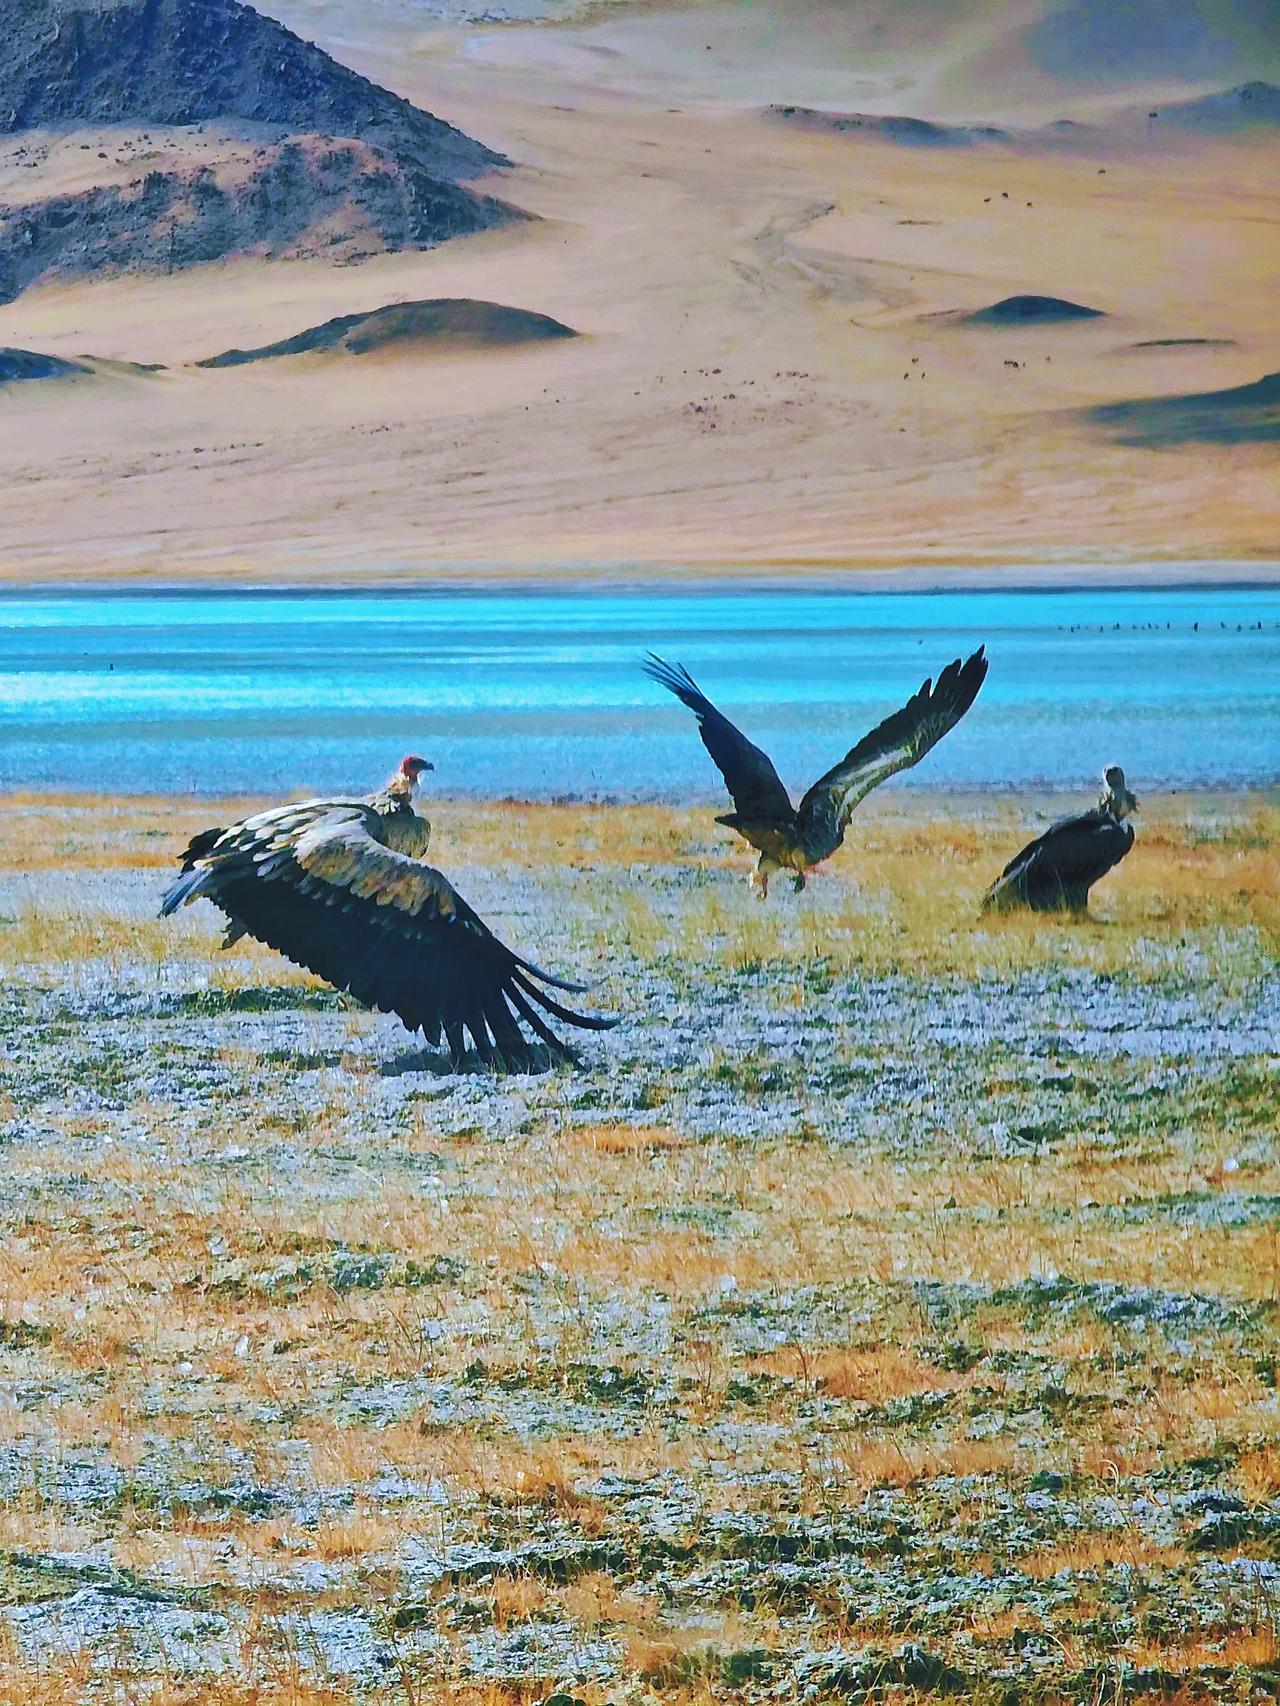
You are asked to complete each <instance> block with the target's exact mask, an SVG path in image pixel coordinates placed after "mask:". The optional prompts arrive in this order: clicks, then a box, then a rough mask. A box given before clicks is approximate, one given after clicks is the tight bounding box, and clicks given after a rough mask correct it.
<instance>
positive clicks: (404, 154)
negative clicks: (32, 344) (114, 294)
mask: <svg viewBox="0 0 1280 1706" xmlns="http://www.w3.org/2000/svg"><path fill="white" fill-rule="evenodd" d="M0 27H2V28H3V30H4V37H5V42H6V48H5V52H4V54H3V55H2V56H0V134H3V133H8V134H10V135H12V136H14V138H15V141H14V143H13V145H12V147H11V149H10V158H9V160H8V162H7V163H6V162H4V161H0V301H9V300H12V298H13V297H14V296H16V295H17V294H19V292H21V291H22V290H24V289H26V288H27V287H28V286H29V285H31V284H33V283H36V282H39V281H45V280H51V279H55V278H74V277H84V276H90V275H95V274H97V273H99V272H104V271H105V272H119V271H130V270H136V271H156V270H159V271H166V272H172V271H176V270H179V269H181V268H184V267H190V266H196V265H200V264H203V263H208V262H212V261H217V260H221V259H225V258H227V257H228V256H232V255H241V254H259V255H263V256H269V257H280V256H299V255H324V256H326V257H329V258H332V259H334V260H342V261H352V260H358V259H360V258H362V257H364V256H366V255H369V254H373V253H377V252H379V251H382V250H399V249H422V248H429V247H431V246H433V245H434V244H436V243H439V242H442V241H444V240H445V239H447V238H450V237H455V236H460V235H463V234H466V233H468V232H473V231H478V230H482V229H484V228H485V227H486V226H490V225H493V224H495V223H497V222H498V221H500V220H502V219H504V218H507V217H512V216H517V215H515V212H514V210H513V209H510V208H508V207H506V206H505V205H503V204H502V203H500V202H497V201H495V200H493V199H492V198H491V197H485V196H481V195H478V194H476V193H475V192H474V191H473V190H471V189H469V188H466V187H465V186H464V185H463V184H462V183H461V182H460V181H459V180H460V179H462V178H466V177H471V176H474V175H476V174H478V173H480V172H483V171H486V170H489V169H491V168H493V167H495V166H499V165H502V164H505V161H504V159H503V157H502V156H501V155H499V154H497V153H495V152H494V151H493V150H492V149H490V148H487V147H485V146H484V144H483V143H480V142H476V141H473V140H472V138H470V137H468V136H465V135H463V133H462V132H461V131H459V130H455V129H454V128H453V126H452V125H449V124H446V123H444V122H443V121H442V120H441V119H438V118H435V117H433V116H432V115H431V114H430V113H425V112H421V111H419V110H418V108H416V107H414V106H412V105H411V104H410V103H409V102H408V101H405V100H402V99H401V98H400V96H398V95H393V94H390V93H388V91H387V90H385V89H380V88H378V87H377V85H376V84H373V83H370V82H369V81H368V80H367V79H366V78H364V77H360V76H357V75H356V73H355V72H353V71H349V70H347V69H346V68H345V67H344V66H341V65H339V64H337V63H336V61H334V60H332V59H331V58H330V57H329V56H328V54H326V53H323V52H321V50H320V49H319V48H317V47H314V46H313V45H312V44H311V43H309V42H305V41H302V40H301V39H300V38H299V37H298V36H296V35H293V34H292V33H291V32H290V31H289V30H287V29H285V28H284V27H283V26H282V25H280V24H278V23H276V22H274V21H273V20H272V19H270V18H265V17H263V16H261V15H260V14H259V13H257V12H255V11H253V9H252V8H251V7H249V6H244V5H240V4H239V3H238V0H0ZM71 129H74V131H75V133H76V138H75V139H74V141H73V140H72V139H69V138H68V137H67V136H66V134H65V133H66V132H67V131H69V130H71ZM86 135H88V136H90V137H93V138H94V140H93V141H91V142H88V143H86V142H85V141H84V140H83V138H84V137H85V136H86ZM73 147H74V149H75V158H76V162H77V164H76V166H75V170H74V172H73V173H72V174H71V178H72V180H73V181H69V179H68V172H67V169H66V164H67V162H66V156H67V154H68V152H69V151H70V150H71V149H72V148H73ZM122 167H124V168H125V170H123V171H122V170H121V169H120V168H122ZM33 172H34V173H35V174H36V175H35V176H34V177H33V176H31V174H32V173H33Z"/></svg>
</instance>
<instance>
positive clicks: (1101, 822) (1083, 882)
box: [982, 764, 1138, 915]
mask: <svg viewBox="0 0 1280 1706" xmlns="http://www.w3.org/2000/svg"><path fill="white" fill-rule="evenodd" d="M1137 807H1138V802H1137V800H1136V799H1135V798H1134V797H1133V795H1132V794H1131V793H1130V792H1129V790H1128V788H1127V787H1126V785H1125V780H1124V771H1123V770H1122V769H1121V768H1120V766H1119V765H1118V764H1112V765H1111V766H1109V768H1108V769H1106V770H1105V771H1104V772H1103V775H1102V797H1101V799H1100V800H1099V801H1098V803H1097V805H1096V806H1095V807H1094V809H1093V810H1092V811H1089V812H1081V813H1080V815H1079V816H1078V817H1064V818H1060V819H1059V821H1058V822H1057V823H1055V824H1054V825H1053V826H1052V827H1051V828H1049V829H1046V830H1045V832H1044V834H1043V835H1038V836H1037V837H1036V839H1035V840H1034V841H1032V842H1029V843H1028V844H1027V846H1025V847H1024V848H1023V849H1022V851H1021V853H1019V854H1018V855H1017V857H1016V858H1014V859H1011V860H1010V861H1009V863H1008V864H1007V865H1006V866H1005V868H1004V870H1003V871H1002V872H1001V873H1000V877H999V879H998V880H997V881H996V882H994V883H992V885H991V887H990V888H989V889H988V890H987V893H986V897H985V898H984V900H983V902H982V910H983V911H984V912H1013V911H1016V910H1018V909H1019V908H1023V907H1029V908H1030V909H1031V911H1032V912H1074V913H1076V914H1077V915H1079V914H1083V913H1084V912H1086V911H1087V910H1088V906H1089V890H1090V889H1091V888H1092V887H1093V885H1094V884H1095V883H1096V882H1097V881H1098V879H1099V877H1105V876H1106V874H1107V872H1108V871H1109V870H1111V868H1112V867H1113V866H1114V865H1118V864H1119V863H1120V861H1121V859H1123V858H1124V856H1125V854H1126V853H1127V852H1128V851H1129V849H1130V848H1131V847H1132V846H1133V825H1132V824H1131V823H1126V822H1125V821H1124V820H1125V819H1126V818H1127V817H1128V815H1129V813H1130V812H1132V811H1136V810H1137Z"/></svg>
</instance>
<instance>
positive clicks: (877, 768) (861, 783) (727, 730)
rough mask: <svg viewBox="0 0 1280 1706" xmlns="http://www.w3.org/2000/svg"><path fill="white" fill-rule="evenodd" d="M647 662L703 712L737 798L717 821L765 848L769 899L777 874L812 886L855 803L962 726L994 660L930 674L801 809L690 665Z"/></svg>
mask: <svg viewBox="0 0 1280 1706" xmlns="http://www.w3.org/2000/svg"><path fill="white" fill-rule="evenodd" d="M644 667H645V671H646V673H647V674H649V675H650V676H652V678H653V679H654V680H655V681H657V682H660V683H661V684H662V686H663V687H665V688H667V690H668V691H669V692H671V693H674V694H675V696H676V698H677V699H679V700H680V702H681V704H683V705H687V706H688V707H689V709H690V710H691V711H692V712H693V714H694V716H695V717H696V718H697V719H698V732H699V733H700V734H701V736H702V744H703V746H705V747H706V749H707V751H708V752H709V753H710V754H711V756H712V758H713V759H714V760H715V762H716V766H717V768H718V769H719V771H720V774H721V775H722V776H723V777H724V780H725V785H726V787H727V788H728V790H729V792H730V794H731V795H732V796H733V808H734V809H733V810H732V811H731V812H729V813H728V814H727V815H726V816H724V817H718V818H717V819H716V822H717V823H722V824H724V825H725V826H726V827H727V828H729V829H733V830H736V831H737V832H738V834H739V835H740V836H741V837H742V838H743V840H744V841H747V842H749V843H750V845H751V846H752V847H754V848H756V850H757V851H758V852H759V854H760V862H759V864H758V865H757V866H756V869H755V871H754V872H753V873H752V877H751V884H752V887H753V888H754V889H755V890H756V892H757V893H758V894H759V896H760V898H761V899H762V900H763V899H764V898H765V896H766V895H767V894H768V892H769V878H770V877H771V876H772V875H773V873H774V872H775V871H781V870H787V871H791V872H793V873H794V878H793V881H794V884H795V888H796V891H797V893H798V892H799V891H800V890H801V889H802V888H803V887H804V886H805V873H806V872H807V871H809V870H811V869H812V868H813V867H814V866H815V865H818V864H820V863H821V862H822V860H824V859H828V858H830V856H831V855H832V854H833V853H834V852H835V851H836V849H837V848H838V847H839V846H840V845H841V843H842V842H843V841H844V832H845V830H846V829H847V828H848V826H849V818H850V816H851V814H852V812H853V809H854V807H855V806H856V805H858V803H859V802H860V801H861V800H864V799H865V798H866V796H867V795H868V794H869V793H870V792H871V790H872V789H873V788H876V787H878V786H879V785H880V783H881V782H885V781H887V780H888V778H889V777H890V776H896V775H897V774H898V772H899V771H900V770H910V769H911V767H912V765H913V764H919V762H920V760H921V759H922V758H923V757H924V755H925V753H926V752H928V751H929V750H930V748H931V747H934V746H936V745H937V744H938V742H939V741H940V740H941V739H942V737H943V735H945V734H947V733H948V732H949V731H950V730H951V729H953V728H955V726H956V724H957V723H958V722H959V721H960V719H961V717H963V716H964V714H965V712H966V711H967V710H968V709H969V707H970V706H971V705H972V704H973V702H974V700H975V699H976V698H977V696H978V689H979V688H980V687H981V686H982V683H983V681H984V680H985V678H986V674H987V659H986V657H985V656H984V655H983V649H982V647H981V646H979V647H978V649H977V651H976V652H974V654H973V656H972V657H970V658H968V659H966V660H965V661H964V662H963V663H962V662H961V661H960V659H959V658H957V659H956V660H955V662H954V663H949V664H948V665H947V667H946V668H945V669H944V670H943V671H942V674H941V675H940V676H939V677H938V681H937V685H936V686H935V685H934V684H933V683H932V682H930V681H927V680H926V681H925V682H924V683H923V684H922V686H921V688H920V691H919V692H918V693H915V694H913V695H912V697H911V698H910V699H908V700H907V702H906V704H905V705H904V706H903V707H902V709H901V710H899V711H894V712H893V714H892V715H891V716H888V717H886V718H885V720H884V721H883V722H882V723H881V724H880V725H879V726H878V727H877V728H874V729H872V731H871V733H870V734H869V735H864V736H863V738H862V739H861V740H860V741H859V742H858V744H857V745H856V746H855V747H853V748H852V750H851V751H849V752H847V753H846V754H845V756H844V757H843V758H842V759H841V760H840V762H839V764H837V765H836V766H835V767H834V769H832V770H828V771H827V773H826V775H825V776H822V777H820V778H819V780H818V781H816V782H815V783H814V784H813V786H812V788H810V790H809V792H808V793H807V794H806V795H805V796H804V798H803V799H802V800H801V802H800V806H799V809H798V810H797V808H796V807H795V806H793V805H792V804H791V797H790V795H789V794H788V793H787V790H786V789H785V788H784V787H783V785H782V782H781V781H780V779H779V777H778V772H777V771H776V770H775V769H774V767H773V762H772V760H771V759H770V758H769V755H768V754H767V753H765V752H762V751H761V750H760V748H759V747H758V746H753V745H752V744H751V742H750V741H749V740H748V739H747V737H746V736H745V735H744V734H743V733H742V731H741V729H738V728H735V727H734V725H733V724H732V723H731V722H730V721H729V719H728V717H726V716H725V715H724V713H723V712H721V711H717V709H716V708H715V706H714V705H713V704H712V703H711V701H710V699H708V698H707V696H706V695H705V694H704V693H703V691H702V689H701V688H700V687H699V686H698V684H697V682H696V681H695V680H694V679H693V677H692V676H691V675H690V674H689V672H688V670H686V669H684V668H683V667H682V666H681V665H679V664H669V663H664V662H663V660H662V659H661V658H660V657H657V656H655V654H654V653H653V652H650V653H649V657H648V661H647V662H646V664H645V666H644Z"/></svg>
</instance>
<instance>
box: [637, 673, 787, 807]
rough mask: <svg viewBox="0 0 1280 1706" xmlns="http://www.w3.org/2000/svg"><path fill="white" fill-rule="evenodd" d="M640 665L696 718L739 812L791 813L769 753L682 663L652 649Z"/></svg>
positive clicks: (703, 741)
mask: <svg viewBox="0 0 1280 1706" xmlns="http://www.w3.org/2000/svg"><path fill="white" fill-rule="evenodd" d="M644 670H645V674H646V675H648V676H650V677H652V679H653V680H654V681H656V682H659V683H660V684H661V685H662V686H663V687H665V688H666V689H667V691H668V693H674V694H675V696H676V698H677V699H678V700H679V701H680V703H681V704H682V705H687V706H688V707H689V709H690V710H691V711H692V712H693V714H694V716H695V717H696V718H697V719H698V733H699V734H700V735H701V736H702V744H703V746H705V747H706V749H707V751H708V752H709V753H710V754H711V756H712V758H713V759H714V760H715V762H716V768H717V769H718V770H719V772H720V774H721V775H722V776H723V777H724V781H725V786H726V787H727V788H728V790H729V792H730V794H732V795H733V804H734V807H735V809H736V810H737V813H738V815H739V817H744V818H753V819H760V818H766V819H769V818H781V819H784V820H785V819H790V818H791V817H792V816H793V815H794V807H793V806H792V804H791V796H790V795H789V794H788V793H787V790H786V789H785V788H784V787H783V785H782V780H781V778H780V777H779V775H778V772H777V771H776V770H775V769H774V767H773V760H772V759H771V758H770V757H769V754H768V753H767V752H762V751H761V750H760V748H759V747H758V746H753V745H752V744H751V742H750V741H749V740H748V739H747V737H746V735H744V734H743V732H742V730H741V729H739V728H735V726H734V725H733V724H732V723H731V722H730V721H729V719H728V717H726V716H725V714H724V712H723V711H717V710H716V708H715V706H714V705H713V704H712V703H711V701H710V699H708V698H707V696H706V694H705V693H704V692H703V691H702V689H701V688H700V687H699V686H698V684H697V682H696V681H695V680H694V679H693V677H692V676H691V675H690V674H689V672H688V670H687V669H685V668H684V667H683V665H681V664H670V663H666V662H664V660H663V659H662V658H660V657H658V656H657V655H656V654H655V653H654V652H650V653H649V656H648V657H647V658H646V660H645V665H644Z"/></svg>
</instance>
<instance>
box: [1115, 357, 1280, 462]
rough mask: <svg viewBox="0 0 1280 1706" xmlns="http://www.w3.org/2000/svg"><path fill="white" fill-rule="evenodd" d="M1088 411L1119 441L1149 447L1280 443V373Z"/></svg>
mask: <svg viewBox="0 0 1280 1706" xmlns="http://www.w3.org/2000/svg"><path fill="white" fill-rule="evenodd" d="M1083 412H1084V416H1085V418H1086V419H1087V420H1089V421H1090V422H1092V423H1093V425H1095V426H1100V427H1105V428H1107V429H1108V430H1109V431H1110V432H1111V433H1112V434H1113V435H1114V437H1115V440H1116V443H1117V444H1124V445H1133V446H1137V447H1140V448H1141V449H1144V450H1168V449H1173V448H1174V447H1176V446H1177V445H1180V444H1225V445H1230V444H1275V443H1280V373H1268V374H1265V375H1264V376H1263V377H1262V378H1261V379H1255V380H1254V381H1253V383H1252V384H1250V385H1233V386H1231V387H1230V388H1229V389H1227V390H1223V391H1189V392H1185V393H1184V394H1183V395H1182V396H1177V397H1140V398H1137V399H1135V400H1134V401H1133V402H1127V403H1099V404H1095V405H1094V407H1092V408H1090V409H1086V410H1084V411H1083Z"/></svg>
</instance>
